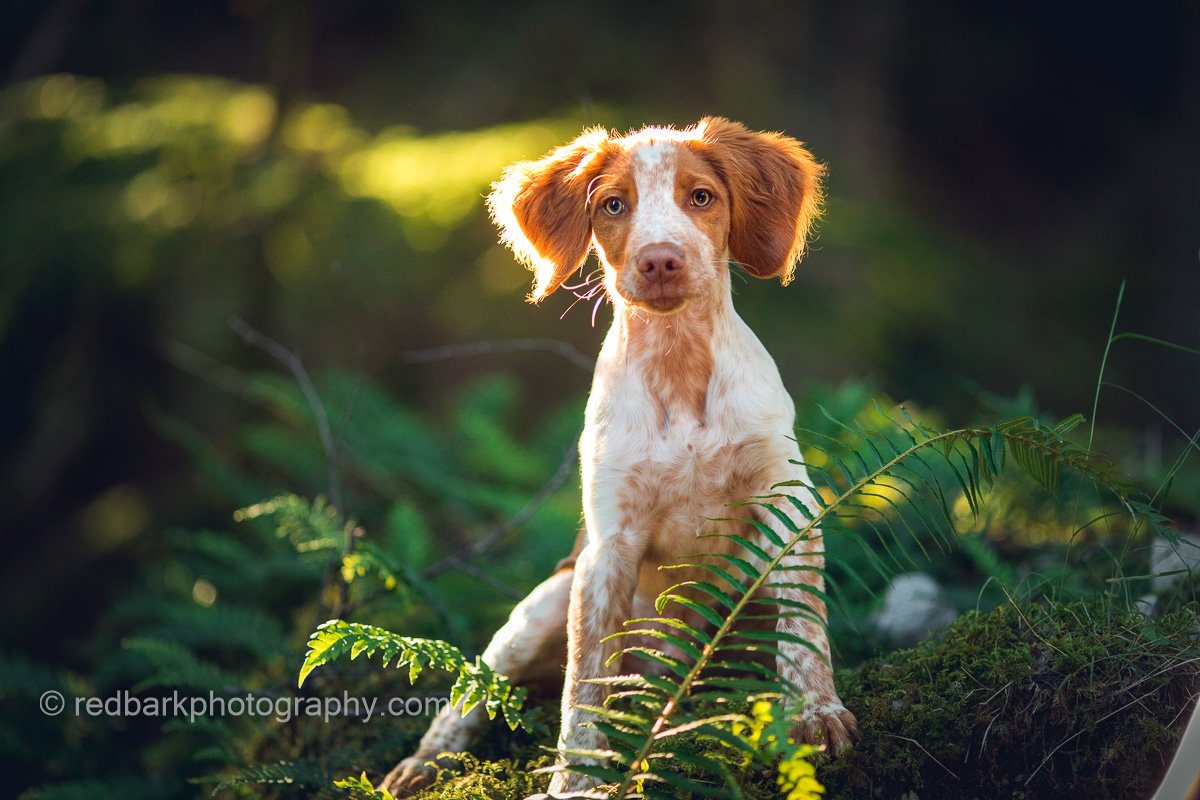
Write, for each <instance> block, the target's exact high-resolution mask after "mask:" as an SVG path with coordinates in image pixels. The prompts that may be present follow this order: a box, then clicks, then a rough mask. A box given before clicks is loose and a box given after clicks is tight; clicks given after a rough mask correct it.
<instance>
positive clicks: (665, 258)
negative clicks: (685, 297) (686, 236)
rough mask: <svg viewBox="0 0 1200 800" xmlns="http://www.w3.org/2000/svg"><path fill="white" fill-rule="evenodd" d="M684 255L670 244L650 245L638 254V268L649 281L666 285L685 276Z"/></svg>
mask: <svg viewBox="0 0 1200 800" xmlns="http://www.w3.org/2000/svg"><path fill="white" fill-rule="evenodd" d="M684 267H685V265H684V261H683V253H682V252H681V251H680V250H679V248H678V247H675V246H674V245H670V244H650V245H646V246H645V247H643V248H642V252H640V253H638V260H637V268H638V272H640V273H642V277H644V278H645V279H646V280H648V281H653V282H654V283H666V282H667V281H671V280H674V279H675V278H678V277H679V276H680V275H682V274H683V271H684Z"/></svg>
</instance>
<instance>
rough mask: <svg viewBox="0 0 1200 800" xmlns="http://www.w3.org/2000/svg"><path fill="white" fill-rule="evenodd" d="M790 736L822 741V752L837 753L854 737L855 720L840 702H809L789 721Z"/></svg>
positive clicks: (820, 742)
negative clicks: (824, 750) (790, 722)
mask: <svg viewBox="0 0 1200 800" xmlns="http://www.w3.org/2000/svg"><path fill="white" fill-rule="evenodd" d="M792 738H793V739H795V740H796V741H798V742H804V743H806V744H816V745H821V744H823V745H825V749H826V752H828V753H830V754H831V755H837V754H838V753H840V752H842V751H843V750H845V749H846V748H847V747H849V746H850V745H851V744H853V743H854V741H855V740H856V739H857V738H858V722H857V721H856V720H855V719H854V715H853V714H851V713H850V711H849V710H847V708H846V707H845V706H844V705H842V704H841V701H838V700H834V701H833V702H826V703H810V704H808V705H806V706H805V707H804V708H803V709H801V711H800V713H799V714H797V715H796V718H795V719H794V720H793V726H792Z"/></svg>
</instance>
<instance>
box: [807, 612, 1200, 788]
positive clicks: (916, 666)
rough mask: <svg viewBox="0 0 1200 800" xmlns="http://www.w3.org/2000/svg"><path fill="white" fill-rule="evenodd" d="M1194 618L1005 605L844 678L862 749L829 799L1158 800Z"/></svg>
mask: <svg viewBox="0 0 1200 800" xmlns="http://www.w3.org/2000/svg"><path fill="white" fill-rule="evenodd" d="M1198 632H1200V624H1198V623H1197V618H1196V610H1195V609H1194V608H1190V609H1184V610H1181V611H1178V612H1175V613H1172V614H1170V615H1167V616H1165V617H1163V618H1161V619H1158V620H1147V619H1146V618H1144V617H1142V616H1141V615H1139V614H1135V613H1116V612H1113V611H1112V610H1111V609H1109V608H1108V607H1107V605H1106V604H1101V603H1091V604H1084V603H1074V604H1070V605H1058V604H1049V603H1047V604H1044V605H1041V606H1036V607H1032V608H1023V609H1019V608H1017V607H1015V606H1012V605H1005V606H1002V607H1000V608H997V609H996V610H994V611H992V612H991V613H988V614H985V615H978V614H973V613H972V614H967V615H964V616H963V617H962V618H961V619H959V620H958V621H957V622H955V623H954V625H952V626H951V627H950V628H949V629H948V630H947V631H946V632H945V634H944V636H943V637H941V638H940V639H939V640H937V641H931V642H926V643H924V644H922V645H919V646H917V647H915V648H913V649H911V650H902V651H898V652H896V653H892V654H890V655H889V656H888V657H887V658H886V659H877V660H874V661H870V662H867V663H866V664H863V665H862V666H861V667H859V668H858V669H855V670H847V671H843V672H842V674H841V675H840V676H839V690H840V693H841V695H842V698H843V700H844V701H845V702H846V705H847V706H849V707H850V708H851V709H853V710H854V712H855V713H856V714H857V716H858V720H859V725H860V729H861V731H862V740H861V741H860V742H859V743H858V744H857V745H856V746H855V747H854V748H853V750H851V751H849V752H847V753H845V754H843V755H842V756H840V757H839V758H837V759H834V760H831V761H829V762H827V763H825V764H824V765H821V766H820V767H819V768H818V775H819V776H820V777H821V779H822V781H824V782H825V784H826V786H827V788H828V795H827V797H829V798H831V799H832V798H839V797H845V798H849V797H855V798H861V797H899V796H901V795H903V794H904V793H905V792H906V791H910V790H911V791H914V792H915V793H916V794H917V796H920V797H947V798H953V797H964V798H966V797H971V798H975V797H978V798H987V797H996V798H1000V797H1005V798H1008V797H1052V796H1060V797H1085V796H1086V797H1139V796H1149V794H1150V793H1151V792H1152V791H1153V789H1154V787H1155V786H1156V785H1157V781H1158V779H1159V777H1160V776H1161V774H1162V772H1163V771H1164V770H1165V768H1166V764H1167V763H1168V762H1169V760H1170V755H1171V753H1172V751H1173V748H1174V746H1175V745H1176V743H1177V742H1178V736H1179V733H1180V732H1179V731H1178V730H1177V729H1175V730H1172V727H1171V726H1172V723H1175V722H1177V721H1178V720H1179V719H1180V713H1181V711H1182V710H1183V709H1184V706H1185V705H1186V704H1187V703H1188V701H1189V699H1190V698H1191V696H1192V694H1193V692H1194V690H1195V687H1196V685H1197V676H1198V673H1200V667H1198V666H1197V664H1196V663H1189V659H1193V658H1195V657H1196V656H1197V655H1200V644H1198V643H1197V641H1196V636H1197V633H1198Z"/></svg>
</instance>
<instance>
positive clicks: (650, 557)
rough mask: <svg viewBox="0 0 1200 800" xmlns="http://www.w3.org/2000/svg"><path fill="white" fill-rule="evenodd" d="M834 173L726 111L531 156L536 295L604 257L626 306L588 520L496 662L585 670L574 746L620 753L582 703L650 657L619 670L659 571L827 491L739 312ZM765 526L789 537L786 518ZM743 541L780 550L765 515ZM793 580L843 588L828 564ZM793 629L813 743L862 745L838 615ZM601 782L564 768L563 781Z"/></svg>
mask: <svg viewBox="0 0 1200 800" xmlns="http://www.w3.org/2000/svg"><path fill="white" fill-rule="evenodd" d="M822 173H823V170H822V168H821V167H820V165H818V164H817V162H816V161H815V160H814V159H813V158H812V156H811V155H810V154H809V153H808V151H807V150H805V149H804V148H803V146H802V145H801V144H800V143H799V142H797V141H795V140H794V139H790V138H788V137H785V136H781V135H778V134H761V133H753V132H751V131H748V130H747V129H746V128H744V127H743V126H741V125H739V124H738V123H734V122H730V121H728V120H724V119H715V118H710V119H704V120H701V121H700V122H699V123H698V124H697V125H695V126H693V127H691V128H687V129H685V130H682V131H679V130H674V129H670V128H647V129H644V130H642V131H638V132H636V133H633V134H630V135H627V136H624V137H616V136H610V135H608V134H606V133H604V132H603V131H599V130H591V131H587V132H585V133H584V134H583V135H582V136H580V137H579V138H578V139H576V140H575V141H573V142H571V143H569V144H567V145H564V146H563V147H561V148H558V149H556V150H554V151H552V152H550V153H549V154H547V155H546V156H545V157H544V158H542V159H541V160H539V161H534V162H527V163H522V164H518V165H516V166H514V167H511V168H510V169H509V170H508V171H507V172H506V173H505V175H504V177H503V179H502V180H501V181H500V182H499V183H498V184H497V185H496V187H495V190H494V191H493V193H492V195H491V198H490V200H489V204H490V208H491V210H492V214H493V217H494V219H495V220H496V222H497V224H498V225H499V227H500V230H501V237H502V239H503V241H505V242H506V243H507V244H508V245H509V246H510V247H511V248H512V249H513V251H514V253H515V254H516V255H517V257H518V258H519V260H521V261H522V262H523V263H525V264H526V265H527V266H529V267H530V268H531V269H532V270H533V271H534V288H533V292H532V294H531V299H533V300H535V301H536V300H540V299H542V298H543V297H545V296H546V295H548V294H549V293H550V292H552V291H554V289H555V288H557V287H558V286H560V285H561V284H562V283H563V282H564V281H565V280H566V279H567V278H568V276H569V275H570V274H571V273H572V272H573V271H575V270H576V269H578V268H579V267H580V266H581V265H582V263H583V262H584V260H585V258H586V256H587V253H588V251H589V249H595V251H596V252H597V254H598V255H599V257H600V261H601V266H602V268H603V272H604V286H605V289H606V291H607V295H608V299H609V300H610V301H611V303H612V305H613V309H614V319H613V324H612V327H611V329H610V330H609V332H608V335H607V337H606V338H605V340H604V345H603V347H602V348H601V351H600V354H599V357H598V359H597V362H596V371H595V376H594V379H593V383H592V391H591V395H590V397H589V400H588V405H587V411H586V424H585V426H584V432H583V435H582V437H581V440H580V462H581V467H582V483H583V512H584V522H585V527H584V530H583V532H582V534H581V536H580V538H579V540H578V541H577V545H576V551H575V553H573V558H572V559H568V560H567V561H566V562H565V563H564V564H563V566H562V568H560V570H559V571H558V572H556V573H555V574H554V575H553V576H551V577H550V578H549V579H548V580H547V581H546V582H544V583H543V584H541V585H540V586H539V587H538V588H537V589H535V590H534V591H533V593H531V594H530V596H529V597H527V598H526V599H525V600H524V601H522V602H521V603H520V604H519V605H518V606H517V608H516V609H514V611H513V615H512V617H511V618H510V619H509V621H508V623H506V624H505V625H504V627H503V628H501V629H500V631H499V632H497V634H496V636H495V638H494V639H493V640H492V642H491V644H490V645H489V646H488V648H487V651H486V652H485V654H484V660H485V661H487V663H489V664H490V665H492V666H493V667H494V668H495V669H497V670H498V671H500V672H503V673H505V674H507V675H508V676H509V677H510V678H512V679H513V680H515V681H530V680H534V679H536V678H538V677H541V676H543V675H544V673H545V670H546V667H547V665H552V666H553V667H554V668H557V667H558V666H559V665H565V673H566V674H565V685H564V690H563V697H562V700H563V714H562V728H561V733H560V736H559V747H560V749H561V750H564V751H565V750H586V749H598V748H603V747H604V745H605V742H604V738H603V736H602V735H601V734H600V733H599V732H598V731H596V730H595V729H594V728H592V727H590V726H587V725H585V723H587V722H589V721H590V720H591V719H593V714H592V713H591V712H588V711H585V710H584V709H583V708H582V706H588V705H592V706H598V705H601V704H602V703H603V701H604V697H605V694H606V691H607V690H606V688H605V687H604V686H602V685H599V684H596V683H591V682H588V681H587V680H586V679H588V678H597V677H602V676H605V675H611V674H613V673H614V672H615V671H616V670H617V669H620V668H622V666H624V667H626V668H627V667H629V666H630V665H629V664H625V665H620V664H614V665H613V666H612V667H609V666H606V663H607V661H608V658H609V656H610V655H612V653H613V652H614V650H615V648H616V647H617V644H616V642H612V641H610V642H604V641H603V640H604V639H605V637H607V636H608V635H609V634H611V633H613V632H615V631H617V630H619V629H620V628H621V626H622V623H623V622H624V621H625V620H627V619H630V618H631V617H632V616H633V615H634V613H635V611H637V612H638V613H640V614H644V613H645V612H644V609H648V608H649V604H650V603H652V601H653V599H654V597H655V596H656V595H657V594H658V593H659V592H660V591H662V589H664V588H666V586H667V582H666V581H667V576H666V575H665V574H664V573H663V572H662V571H661V570H659V569H658V568H659V567H660V566H664V565H668V564H674V563H678V562H679V561H681V560H683V559H684V558H685V557H687V556H689V555H690V554H693V553H695V552H696V551H697V550H698V549H701V548H708V549H709V551H710V552H715V549H716V548H731V547H732V546H733V545H732V544H731V543H730V542H729V540H727V539H723V538H719V537H718V538H704V539H698V538H697V537H698V534H700V533H703V532H707V531H708V530H710V523H708V522H706V520H707V519H709V518H712V517H729V516H730V515H731V513H733V512H732V511H731V509H730V508H729V506H728V504H730V503H734V502H737V501H740V500H744V499H746V498H748V497H750V496H753V495H765V494H770V493H771V492H772V487H773V486H774V485H775V484H778V483H780V482H782V481H799V482H802V483H807V478H806V475H805V473H804V469H803V467H801V466H799V464H798V463H797V462H799V461H800V453H799V450H798V448H797V445H796V443H795V442H794V441H793V440H792V438H791V437H792V429H793V425H794V422H795V408H794V403H793V402H792V399H791V397H790V396H789V395H788V393H787V391H786V390H785V389H784V386H783V382H782V380H781V379H780V376H779V371H778V369H777V368H776V366H775V363H774V361H773V360H772V359H771V357H770V356H769V355H768V353H767V351H766V349H765V348H764V347H763V346H762V344H761V343H760V342H759V340H758V339H757V337H755V336H754V334H753V333H752V332H751V331H750V329H749V328H748V327H747V326H746V324H745V323H744V322H743V321H742V320H741V318H740V317H739V316H738V315H737V313H736V312H735V311H734V308H733V303H732V298H731V292H730V272H729V262H730V260H731V259H732V260H733V261H735V262H736V263H738V264H739V265H740V266H741V267H742V268H743V269H745V270H746V271H747V272H749V273H750V274H752V275H755V276H758V277H764V278H766V277H777V278H779V279H780V280H781V281H782V282H785V283H786V282H787V281H788V280H789V279H790V278H791V275H792V272H793V269H794V265H795V261H796V260H797V258H799V256H800V255H801V254H802V252H803V249H804V244H805V241H806V239H807V236H808V234H809V228H810V225H811V223H812V222H813V220H814V219H815V218H816V216H817V214H818V212H819V209H820V199H821V189H820V183H821V177H822ZM797 491H798V490H797ZM800 499H801V500H802V501H804V502H807V503H809V504H810V505H811V504H812V499H811V498H810V497H807V496H802V497H801V498H800ZM743 513H751V512H749V511H745V510H744V509H743ZM758 521H759V522H761V523H764V524H767V525H770V526H772V527H774V528H776V529H777V532H778V533H779V534H781V536H782V538H784V539H786V538H788V536H787V534H786V531H783V530H782V529H780V523H779V521H778V520H777V519H775V517H774V516H773V515H770V514H763V515H761V517H760V519H759V520H758ZM742 533H743V534H744V535H746V536H748V537H758V539H759V542H760V544H761V546H762V547H763V548H764V549H766V550H767V551H768V552H771V551H772V549H773V548H772V545H771V544H770V542H769V541H768V540H767V538H766V537H761V536H758V534H757V532H756V529H755V528H754V527H753V526H751V525H749V524H747V525H746V526H745V530H744V531H742ZM823 563H824V559H823V548H822V544H821V540H820V538H819V537H817V538H815V539H813V540H812V541H809V542H806V543H803V544H802V545H801V546H800V547H798V548H797V550H796V551H795V552H793V553H791V554H789V555H788V556H787V557H786V558H785V566H796V565H806V566H815V567H821V566H823ZM787 575H788V576H789V578H788V580H789V581H796V580H803V581H807V582H808V584H809V585H810V586H811V587H812V588H813V589H817V590H820V589H822V588H823V585H822V579H821V577H820V573H819V572H815V571H812V570H803V571H789V572H788V573H787ZM796 576H803V577H801V578H797V577H796ZM672 579H673V580H678V579H679V576H677V575H676V576H672ZM766 592H767V594H768V595H769V596H773V597H778V598H780V599H781V600H792V601H795V600H803V601H804V602H807V603H809V604H811V605H813V606H815V607H816V609H817V611H818V613H819V616H821V617H822V618H823V617H824V612H825V609H824V606H823V604H821V603H820V602H819V601H814V600H813V595H812V593H811V592H806V591H804V590H802V589H798V588H796V587H795V586H789V585H786V584H785V583H779V582H773V583H770V584H768V586H767V587H766ZM776 627H777V629H778V630H779V631H781V632H787V633H791V634H798V635H800V636H803V637H804V638H805V639H807V640H808V641H810V642H812V643H813V644H814V645H815V649H816V651H817V652H813V651H812V650H810V649H808V648H804V647H801V646H799V645H795V644H793V643H790V642H788V641H786V640H784V641H781V643H780V645H779V647H780V650H781V652H782V655H781V657H780V658H779V660H778V664H777V668H778V669H779V671H780V673H781V674H782V676H783V677H784V678H786V679H787V680H789V681H791V682H793V683H795V684H796V685H798V686H801V687H803V689H804V691H805V693H806V695H807V698H808V701H809V702H808V703H807V704H806V705H805V706H804V708H803V710H802V711H801V712H800V713H799V714H798V715H797V717H796V719H795V732H796V734H797V735H798V736H801V737H803V738H804V739H806V740H808V741H814V742H816V741H822V742H825V743H827V744H828V745H830V746H831V747H834V748H839V749H840V748H842V747H845V746H847V745H848V744H849V743H850V741H851V739H852V738H853V736H854V735H855V723H854V717H853V715H851V714H850V712H849V711H847V710H846V709H845V708H844V707H843V705H842V703H841V701H840V700H839V699H838V696H837V692H836V690H835V689H834V685H833V676H832V672H831V670H830V663H829V641H828V637H827V636H826V633H825V631H824V628H823V626H822V625H821V624H820V623H818V622H816V621H813V620H809V619H804V618H797V617H792V616H787V615H781V616H780V617H779V619H778V622H777V625H776ZM481 724H482V717H481V715H480V713H479V712H478V711H476V712H473V713H472V714H471V715H468V716H467V717H466V718H462V717H460V716H458V715H457V712H455V711H454V710H453V709H449V708H448V709H446V710H445V711H443V713H442V715H440V716H439V717H438V718H437V719H436V720H435V721H434V723H433V725H432V726H431V727H430V730H429V732H428V733H427V734H426V735H425V737H424V738H423V739H422V741H421V744H420V746H419V747H418V750H417V753H416V754H415V755H414V756H412V757H411V758H409V759H406V760H405V761H402V762H401V763H400V764H399V765H398V766H397V767H396V769H395V770H393V772H392V774H391V775H389V776H388V779H387V781H386V782H385V785H386V786H387V787H388V788H390V789H391V790H392V791H393V792H402V791H411V790H413V789H415V788H419V787H421V786H424V785H426V784H427V783H428V782H429V780H430V779H431V777H432V771H431V770H430V769H429V768H428V767H424V766H423V764H424V762H426V761H428V760H430V759H432V758H434V757H435V756H436V755H437V754H438V753H439V752H441V751H443V750H459V749H462V748H464V747H466V745H467V743H468V742H469V740H470V739H471V738H472V736H473V735H474V733H475V731H476V730H477V729H478V728H479V727H480V725H481ZM566 760H567V759H566V756H560V763H566ZM589 785H590V784H589V781H588V780H587V779H585V778H583V777H581V776H577V775H570V774H566V773H562V774H556V775H555V777H554V779H553V781H552V783H551V786H550V790H551V793H552V794H558V793H564V792H570V791H575V790H579V789H583V788H587V786H589Z"/></svg>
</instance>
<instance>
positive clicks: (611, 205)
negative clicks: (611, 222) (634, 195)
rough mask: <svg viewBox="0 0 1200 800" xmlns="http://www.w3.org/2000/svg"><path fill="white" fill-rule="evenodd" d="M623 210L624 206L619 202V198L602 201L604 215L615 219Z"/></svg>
mask: <svg viewBox="0 0 1200 800" xmlns="http://www.w3.org/2000/svg"><path fill="white" fill-rule="evenodd" d="M624 210H625V204H624V203H623V202H621V198H619V197H610V198H608V199H607V200H605V201H604V213H605V214H608V215H609V216H610V217H615V216H616V215H617V214H620V213H621V212H622V211H624Z"/></svg>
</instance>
